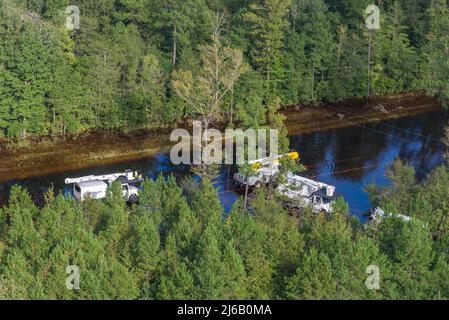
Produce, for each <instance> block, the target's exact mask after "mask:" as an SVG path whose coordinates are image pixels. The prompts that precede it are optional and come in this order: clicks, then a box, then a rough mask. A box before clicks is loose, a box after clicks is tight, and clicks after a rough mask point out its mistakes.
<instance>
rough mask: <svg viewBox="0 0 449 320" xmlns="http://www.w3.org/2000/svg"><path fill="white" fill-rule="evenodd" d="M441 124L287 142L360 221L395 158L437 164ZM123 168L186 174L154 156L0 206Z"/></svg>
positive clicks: (230, 190) (229, 201) (35, 181)
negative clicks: (371, 190) (371, 189)
mask: <svg viewBox="0 0 449 320" xmlns="http://www.w3.org/2000/svg"><path fill="white" fill-rule="evenodd" d="M447 123H448V116H447V114H446V113H431V114H426V115H419V116H415V117H410V118H403V119H398V120H389V121H385V122H380V123H376V124H366V125H359V126H355V127H351V128H341V129H333V130H327V131H322V132H316V133H312V134H306V135H301V136H294V137H291V139H290V140H291V146H292V148H294V149H296V150H298V151H299V152H300V154H301V161H302V163H303V164H304V165H305V166H306V167H307V168H308V170H307V172H305V173H304V175H306V176H308V177H310V178H313V179H316V180H320V181H323V182H325V183H329V184H333V185H335V186H336V187H337V191H338V192H339V193H340V194H342V195H343V196H344V197H345V199H346V201H347V202H348V203H349V206H350V208H351V212H353V213H354V214H356V215H358V216H360V217H362V214H363V213H364V212H366V211H367V210H368V209H369V207H370V204H369V200H368V197H367V195H366V194H365V193H364V192H363V187H364V186H365V185H367V184H369V183H373V182H374V183H376V184H380V185H386V184H388V183H389V181H388V178H387V177H386V175H385V172H386V170H387V168H388V167H389V165H390V164H391V163H392V162H393V161H394V160H395V159H396V158H398V157H399V158H401V159H403V160H405V161H407V162H408V163H410V164H411V165H413V166H414V167H415V169H416V171H417V174H418V176H419V177H420V178H423V177H424V176H425V175H426V174H427V173H428V172H429V171H430V170H432V169H433V168H435V167H436V166H437V165H439V164H441V163H442V162H443V155H442V153H443V151H444V150H443V149H444V146H443V145H442V143H441V142H440V141H441V138H442V136H443V132H444V127H445V125H446V124H447ZM126 169H133V170H138V171H139V172H140V173H142V174H144V175H145V176H147V177H149V178H151V179H155V178H156V177H157V176H158V175H160V174H162V175H164V176H168V175H170V174H173V175H174V176H175V177H176V178H177V179H178V181H181V180H182V179H183V178H185V177H186V176H187V175H190V170H189V167H188V166H173V165H172V164H171V162H170V159H169V157H168V155H167V154H159V155H157V156H154V157H151V158H149V159H146V160H140V161H131V162H125V163H121V164H113V165H105V166H100V167H95V168H87V169H83V170H77V171H75V172H68V173H63V174H56V175H51V176H46V177H41V178H30V179H25V180H22V181H12V182H9V183H4V184H0V194H1V197H0V205H3V204H5V201H6V198H7V194H8V192H9V189H10V187H11V186H12V185H13V184H20V185H22V186H24V187H26V188H27V189H28V190H29V191H30V192H31V194H32V196H33V198H34V199H35V201H37V202H39V201H41V199H42V193H44V192H45V191H46V190H47V189H48V188H49V187H50V186H51V185H53V186H54V189H55V191H56V192H63V193H64V194H70V191H71V190H70V188H68V187H67V186H65V185H64V179H65V178H66V177H68V176H71V177H73V176H83V175H90V174H106V173H112V172H119V171H124V170H126ZM234 171H235V168H226V167H225V168H223V169H222V171H221V172H220V175H219V177H218V178H217V180H216V182H215V184H216V186H217V189H218V192H219V195H220V200H221V202H222V204H223V207H224V208H225V210H226V211H229V210H230V208H231V207H232V205H233V203H234V202H235V201H236V199H237V197H238V194H237V193H236V192H235V189H236V187H235V185H233V183H232V181H230V178H231V177H232V175H233V172H234Z"/></svg>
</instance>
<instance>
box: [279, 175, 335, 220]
mask: <svg viewBox="0 0 449 320" xmlns="http://www.w3.org/2000/svg"><path fill="white" fill-rule="evenodd" d="M285 180H286V181H285V182H284V183H282V184H280V185H279V186H278V188H277V190H278V192H279V194H280V195H282V196H283V197H284V198H285V205H286V207H287V208H289V209H290V210H291V211H292V212H295V213H299V212H301V211H302V210H303V209H304V208H307V207H311V208H312V211H313V212H315V213H318V212H326V213H332V211H333V203H334V201H335V187H334V186H331V185H328V184H325V183H322V182H318V181H314V180H311V179H307V178H304V177H301V176H298V175H295V174H292V173H288V174H286V175H285Z"/></svg>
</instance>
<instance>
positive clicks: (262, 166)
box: [234, 152, 299, 188]
mask: <svg viewBox="0 0 449 320" xmlns="http://www.w3.org/2000/svg"><path fill="white" fill-rule="evenodd" d="M286 157H289V158H290V159H292V160H297V159H298V158H299V154H298V153H297V152H290V153H287V154H283V155H279V156H276V157H267V158H262V159H258V160H254V161H249V162H248V164H249V165H251V166H252V169H253V171H254V174H253V175H252V176H249V177H247V176H246V175H245V174H243V173H240V172H239V173H236V174H235V175H234V181H235V182H236V184H237V185H239V186H242V187H243V186H246V185H247V184H248V186H249V187H256V188H257V187H259V186H261V185H263V184H267V183H269V182H270V181H272V179H273V177H275V176H276V175H277V174H278V173H279V168H280V160H281V159H282V158H286Z"/></svg>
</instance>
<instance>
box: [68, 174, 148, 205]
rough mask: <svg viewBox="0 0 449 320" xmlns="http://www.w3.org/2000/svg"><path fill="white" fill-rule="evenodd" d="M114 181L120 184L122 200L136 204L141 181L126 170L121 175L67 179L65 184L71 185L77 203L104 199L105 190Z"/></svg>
mask: <svg viewBox="0 0 449 320" xmlns="http://www.w3.org/2000/svg"><path fill="white" fill-rule="evenodd" d="M115 181H118V182H120V183H121V186H122V193H123V198H124V199H125V201H127V202H129V203H137V202H138V200H139V189H138V188H137V186H136V185H137V183H140V182H142V181H143V179H142V178H141V176H139V175H138V174H137V173H134V172H132V171H131V170H127V171H125V172H123V173H113V174H108V175H99V176H94V175H91V176H85V177H80V178H67V179H66V180H65V183H66V184H73V195H74V196H75V199H76V200H77V201H80V202H82V201H84V200H86V199H88V198H89V199H103V198H106V195H107V193H106V192H107V189H108V188H109V187H110V186H111V184H112V183H113V182H115Z"/></svg>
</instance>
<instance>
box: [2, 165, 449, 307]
mask: <svg viewBox="0 0 449 320" xmlns="http://www.w3.org/2000/svg"><path fill="white" fill-rule="evenodd" d="M389 176H390V177H391V179H392V181H393V185H392V187H391V188H388V189H381V190H376V188H373V187H371V188H370V193H371V196H372V201H373V203H375V204H379V205H382V207H384V208H385V209H387V210H389V212H401V213H407V214H408V215H409V216H410V217H412V220H410V221H405V220H403V219H400V218H398V217H395V216H392V217H388V218H385V219H383V220H381V221H377V222H375V221H373V222H370V223H368V224H365V225H362V224H360V223H359V222H358V220H357V219H355V218H354V217H353V216H352V217H351V215H350V214H349V212H348V207H347V205H346V204H345V202H344V201H343V200H342V199H340V200H339V201H338V203H337V205H336V210H335V213H333V214H332V215H330V216H325V215H322V214H321V215H317V214H312V213H311V212H305V213H304V215H302V216H301V217H300V218H299V219H298V218H296V217H292V216H290V215H289V214H288V213H287V212H286V211H285V209H284V208H283V206H282V204H281V202H280V200H279V198H278V197H277V196H276V194H275V193H273V191H271V190H270V189H269V188H262V189H260V190H259V191H258V192H257V193H256V195H255V196H254V197H252V198H251V200H250V206H251V211H250V213H248V212H246V211H245V210H243V203H242V202H243V201H242V200H239V201H238V202H237V203H236V205H235V206H234V208H233V209H232V211H231V212H230V214H229V215H225V214H224V213H223V209H222V207H221V204H220V202H219V200H218V197H217V194H216V193H217V191H216V190H215V189H214V187H213V186H212V185H211V183H210V182H208V181H207V180H204V181H203V182H202V183H197V182H194V181H188V182H186V183H184V185H188V186H189V187H188V188H183V187H179V186H178V185H177V183H176V181H175V179H173V178H172V179H168V180H166V179H164V178H162V177H161V178H160V179H157V180H156V181H146V182H145V183H144V191H143V192H142V201H141V202H140V204H139V205H137V206H136V205H134V206H133V207H128V206H126V205H125V204H124V202H123V199H122V195H121V189H120V186H119V185H114V186H113V188H112V189H111V193H110V195H109V196H108V198H107V199H105V200H102V201H88V202H85V203H83V204H77V203H76V202H75V201H74V200H73V198H64V197H63V196H58V197H56V198H55V197H54V195H53V194H52V192H51V191H50V192H49V193H48V194H47V196H46V202H47V203H46V206H45V207H43V208H37V207H36V206H35V205H34V203H33V202H32V200H31V199H30V196H29V195H28V194H27V192H26V191H24V190H22V189H21V188H20V187H15V188H14V189H13V190H12V193H11V197H10V202H9V205H8V206H6V207H4V208H3V209H2V210H0V298H3V299H8V298H10V299H21V298H31V299H117V298H121V299H270V298H271V299H448V298H449V277H448V274H449V263H448V256H447V255H448V241H449V219H448V212H449V197H448V189H447V186H448V185H449V167H440V168H438V169H436V170H435V171H434V172H433V173H432V174H431V175H429V177H428V178H427V180H426V181H424V182H422V183H417V182H416V179H415V175H414V171H413V169H411V168H410V167H407V166H405V165H403V164H402V163H401V162H396V163H395V164H394V165H393V166H392V168H391V170H390V171H389ZM69 265H76V266H77V267H78V268H79V273H80V281H79V290H68V289H67V288H66V285H65V283H66V278H67V277H68V276H69V275H68V274H67V273H66V268H67V266H69ZM369 266H376V267H377V268H378V270H379V272H380V274H379V275H380V283H379V288H378V290H370V289H369V287H367V286H366V285H365V284H366V280H367V279H368V277H369V275H370V274H369V273H367V268H368V267H369ZM371 289H372V288H371Z"/></svg>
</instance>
